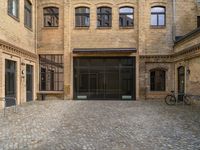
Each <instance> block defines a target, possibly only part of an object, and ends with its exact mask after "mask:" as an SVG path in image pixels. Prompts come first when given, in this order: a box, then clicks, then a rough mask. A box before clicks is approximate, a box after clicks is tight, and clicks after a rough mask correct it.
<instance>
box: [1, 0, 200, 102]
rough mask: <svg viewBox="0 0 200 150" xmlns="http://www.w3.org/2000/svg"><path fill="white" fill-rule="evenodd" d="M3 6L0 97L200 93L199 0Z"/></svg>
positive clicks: (23, 0)
mask: <svg viewBox="0 0 200 150" xmlns="http://www.w3.org/2000/svg"><path fill="white" fill-rule="evenodd" d="M0 11H1V18H2V19H1V20H0V33H1V34H0V50H1V53H0V54H1V64H2V65H1V67H0V69H1V72H2V73H3V75H2V78H0V84H1V86H0V88H1V92H0V95H1V96H2V97H4V96H15V97H17V101H18V103H22V102H26V101H28V100H35V99H92V100H93V99H97V100H98V99H99V100H109V99H115V100H139V99H152V98H163V97H164V96H165V95H166V94H167V93H168V92H169V91H171V90H175V91H176V92H180V93H192V94H200V93H199V91H198V88H200V69H199V65H200V48H199V46H200V40H199V38H200V29H199V28H198V26H199V25H200V23H199V22H200V19H199V18H200V17H199V16H200V3H199V2H198V1H197V0H187V1H186V0H184V1H176V0H170V1H169V0H148V1H147V0H126V1H124V0H88V1H83V0H60V1H57V0H48V1H46V0H40V1H37V0H36V1H34V0H32V1H29V0H8V1H6V0H3V3H1V4H0ZM7 64H11V66H9V65H7ZM9 67H10V68H9ZM12 78H14V79H12ZM11 85H13V86H11ZM12 87H14V88H12ZM4 89H7V90H4ZM6 91H10V92H6Z"/></svg>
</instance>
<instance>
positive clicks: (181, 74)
mask: <svg viewBox="0 0 200 150" xmlns="http://www.w3.org/2000/svg"><path fill="white" fill-rule="evenodd" d="M184 94H185V67H184V66H181V67H179V68H178V99H179V100H180V101H183V95H184Z"/></svg>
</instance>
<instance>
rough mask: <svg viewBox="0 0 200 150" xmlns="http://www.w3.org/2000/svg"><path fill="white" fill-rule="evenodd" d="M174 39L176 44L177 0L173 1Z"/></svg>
mask: <svg viewBox="0 0 200 150" xmlns="http://www.w3.org/2000/svg"><path fill="white" fill-rule="evenodd" d="M172 9H173V10H172V11H173V12H172V17H173V18H172V20H173V22H172V38H173V41H174V42H175V40H176V0H172Z"/></svg>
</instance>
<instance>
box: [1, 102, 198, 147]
mask: <svg viewBox="0 0 200 150" xmlns="http://www.w3.org/2000/svg"><path fill="white" fill-rule="evenodd" d="M199 139H200V106H183V105H177V106H168V105H166V104H165V103H164V102H162V101H37V102H30V103H27V104H23V105H20V106H18V110H17V113H14V112H13V110H12V109H9V110H7V112H6V117H3V114H2V111H1V112H0V149H4V150H7V149H27V150H29V149H33V150H51V149H52V150H57V149H58V150H62V149H63V150H64V149H66V150H104V149H105V150H137V149H138V150H143V149H144V150H146V149H148V150H154V149H155V150H160V149H161V150H170V149H177V150H179V149H180V150H182V149H187V150H194V149H200V140H199Z"/></svg>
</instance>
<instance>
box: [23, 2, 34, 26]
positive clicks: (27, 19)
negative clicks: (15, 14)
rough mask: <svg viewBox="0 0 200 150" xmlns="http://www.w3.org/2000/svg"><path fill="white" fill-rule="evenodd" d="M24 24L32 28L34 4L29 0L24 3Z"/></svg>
mask: <svg viewBox="0 0 200 150" xmlns="http://www.w3.org/2000/svg"><path fill="white" fill-rule="evenodd" d="M24 24H25V26H27V27H29V28H32V4H31V3H30V2H29V1H28V0H26V1H25V4H24Z"/></svg>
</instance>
